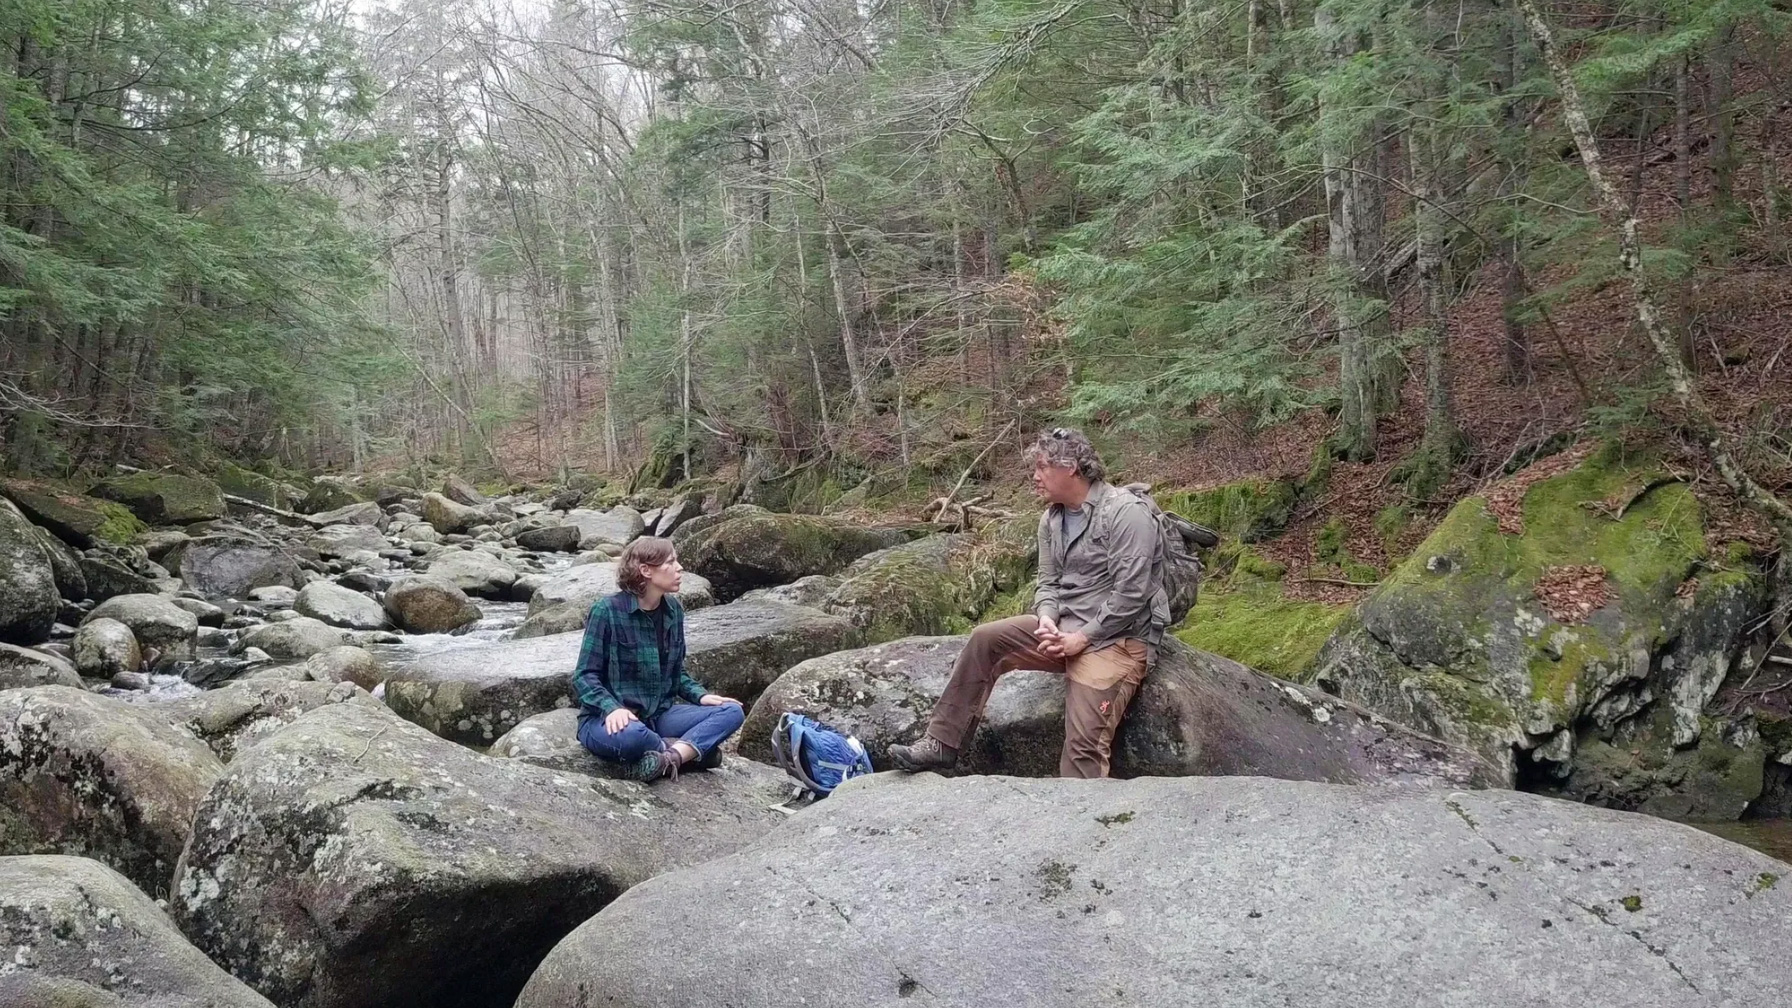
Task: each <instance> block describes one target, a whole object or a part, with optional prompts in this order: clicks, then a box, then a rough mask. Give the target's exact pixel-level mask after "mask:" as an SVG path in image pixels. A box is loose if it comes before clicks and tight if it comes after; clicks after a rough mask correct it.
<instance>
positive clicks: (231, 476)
mask: <svg viewBox="0 0 1792 1008" xmlns="http://www.w3.org/2000/svg"><path fill="white" fill-rule="evenodd" d="M218 488H219V489H220V490H223V491H224V492H225V493H227V494H230V495H231V496H233V497H242V498H244V499H246V500H252V501H254V502H255V503H257V504H266V505H267V506H268V507H273V508H280V509H281V510H286V509H288V508H290V507H292V506H293V504H294V503H295V502H296V501H295V496H298V497H302V496H303V493H302V492H298V491H296V489H295V488H293V487H290V486H287V485H286V484H285V483H282V482H280V481H279V480H277V479H274V478H273V477H272V476H265V475H263V474H261V473H258V472H256V471H255V470H253V469H245V468H243V467H242V466H240V465H237V464H236V463H234V462H225V463H224V464H223V465H221V466H219V467H218ZM226 503H228V502H226Z"/></svg>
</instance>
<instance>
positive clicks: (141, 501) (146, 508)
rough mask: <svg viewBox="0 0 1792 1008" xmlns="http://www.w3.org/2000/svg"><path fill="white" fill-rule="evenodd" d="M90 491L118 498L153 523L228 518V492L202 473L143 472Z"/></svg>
mask: <svg viewBox="0 0 1792 1008" xmlns="http://www.w3.org/2000/svg"><path fill="white" fill-rule="evenodd" d="M88 493H90V494H92V495H93V496H95V497H100V498H103V499H105V500H110V501H117V502H118V503H120V504H123V505H124V506H125V507H127V508H130V509H131V512H132V513H133V514H135V515H136V516H137V517H139V518H141V519H143V520H144V521H146V522H148V523H149V524H151V525H187V524H191V523H192V522H202V521H213V520H216V519H219V518H222V517H224V513H225V512H224V492H223V491H222V490H219V489H218V484H216V483H213V482H212V481H211V480H208V479H202V478H200V477H198V476H182V475H179V474H177V473H165V472H140V473H131V474H129V475H125V476H113V477H111V478H109V479H104V480H101V481H100V482H99V483H98V484H96V485H95V486H94V487H93V488H92V489H91V490H89V491H88Z"/></svg>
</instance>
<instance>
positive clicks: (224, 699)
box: [143, 679, 381, 763]
mask: <svg viewBox="0 0 1792 1008" xmlns="http://www.w3.org/2000/svg"><path fill="white" fill-rule="evenodd" d="M338 703H356V704H362V705H365V706H370V707H376V708H377V707H380V706H381V704H380V702H379V701H378V700H375V699H374V698H373V695H372V694H370V693H368V692H367V691H366V690H365V689H362V688H360V687H359V686H357V685H355V684H354V683H352V682H310V681H304V680H292V679H239V680H236V681H234V682H228V683H225V684H224V685H222V686H219V687H218V688H216V689H208V690H206V691H205V692H203V693H200V694H199V695H197V696H190V697H181V698H179V699H176V700H167V701H163V702H160V703H156V704H153V705H147V706H146V707H144V708H143V709H148V710H153V711H155V712H156V713H159V714H160V715H162V717H164V718H166V719H167V720H168V721H169V723H171V724H173V725H175V726H176V727H179V728H181V729H183V730H185V731H187V732H189V733H191V734H192V735H193V736H194V737H196V738H198V739H199V740H200V741H202V742H204V743H205V744H206V745H208V746H210V747H211V750H212V752H214V753H216V754H217V756H218V759H220V760H222V761H224V762H225V763H229V762H230V761H231V760H234V759H236V757H237V755H238V754H240V753H242V752H243V751H245V750H247V749H249V748H251V747H253V746H255V745H258V744H259V743H261V742H262V741H264V740H266V739H267V738H269V737H270V736H272V735H273V734H274V733H275V732H277V731H279V730H280V729H282V728H284V727H286V726H287V725H289V724H291V723H293V722H294V721H297V720H298V719H299V718H300V717H301V716H303V715H304V714H306V713H308V712H310V711H314V710H316V709H317V708H319V707H325V706H328V705H330V704H338Z"/></svg>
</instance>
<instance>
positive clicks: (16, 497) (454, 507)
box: [0, 474, 1792, 1008]
mask: <svg viewBox="0 0 1792 1008" xmlns="http://www.w3.org/2000/svg"><path fill="white" fill-rule="evenodd" d="M320 486H323V487H326V488H327V487H330V486H331V485H330V484H320ZM235 489H237V490H239V491H240V490H243V489H246V488H244V487H241V486H238V487H236V488H235ZM337 489H340V491H341V495H340V496H332V494H330V493H326V492H323V491H320V490H316V489H315V488H314V491H313V493H312V495H311V498H310V499H309V500H308V503H307V505H306V506H305V507H304V509H303V510H304V511H305V512H306V513H303V514H300V513H297V512H294V511H290V510H288V509H287V508H285V507H280V506H276V505H275V504H271V503H267V502H266V501H257V500H254V499H253V498H245V497H242V496H241V495H240V494H232V495H230V496H229V497H228V498H227V497H226V495H225V494H223V493H222V491H221V490H220V489H219V488H218V487H217V486H216V485H213V484H209V483H208V482H207V481H204V480H200V479H196V478H191V477H179V476H171V475H165V474H135V475H132V476H128V477H122V478H119V479H117V480H112V481H107V482H106V483H104V484H101V485H100V486H96V487H94V488H93V494H92V495H79V494H71V493H69V492H67V491H66V489H65V488H50V487H46V486H43V485H35V484H26V483H18V482H13V483H7V484H4V485H0V492H3V493H4V494H5V499H4V500H0V637H3V638H4V639H5V640H8V641H11V642H12V643H10V644H5V645H0V855H4V856H0V941H3V943H4V944H3V945H0V952H5V953H6V954H4V955H0V1006H11V1005H15V1004H16V1005H48V1004H55V1005H58V1006H63V1005H68V1006H87V1005H92V1006H99V1005H155V1006H181V1008H185V1006H195V1008H197V1006H200V1005H206V1006H212V1008H218V1006H234V1005H255V1006H265V1005H268V1004H273V1005H278V1006H280V1008H325V1006H329V1008H337V1006H343V1008H347V1006H366V1008H399V1006H416V1008H459V1006H465V1008H499V1006H510V1005H512V1004H514V1005H516V1006H517V1008H547V1006H568V1008H570V1006H573V1005H586V1004H589V1003H594V1002H592V1001H591V998H592V994H593V991H594V990H602V991H603V992H604V996H605V997H607V998H608V1000H606V1001H604V1002H602V1003H606V1004H615V1005H623V1006H633V1005H641V1006H646V1005H680V1006H685V1005H718V1006H719V1005H723V1004H728V1005H784V1004H789V1003H792V1002H791V1001H790V1000H789V998H788V996H787V992H788V983H789V982H790V978H791V977H792V976H793V975H797V974H800V975H802V976H806V977H810V978H812V980H813V984H814V986H813V988H812V989H811V990H810V995H811V997H812V998H824V999H825V1000H827V1001H828V1002H830V1003H842V1004H845V1003H850V1004H884V1003H891V1004H894V1003H896V1002H898V1001H901V1002H905V1003H914V1002H917V1001H918V1002H919V1003H937V1004H980V1003H989V1002H993V1001H995V1000H998V999H1001V1000H1007V1001H1016V1000H1017V999H1018V1002H1019V1003H1025V1004H1038V1005H1054V1004H1066V1005H1068V1004H1079V1005H1080V1004H1085V1003H1089V1002H1091V1001H1093V1002H1095V1003H1112V1004H1129V1005H1159V1004H1162V1005H1171V1004H1175V1005H1181V1004H1186V1003H1189V1002H1190V1001H1194V1000H1200V1001H1209V1002H1214V1003H1224V1004H1239V1005H1257V1004H1263V1005H1269V1004H1287V1003H1327V1004H1348V1005H1357V1004H1360V1005H1377V1006H1384V1005H1405V1004H1410V1005H1421V1004H1425V1005H1429V1004H1437V1003H1449V1002H1451V1001H1452V999H1455V998H1464V997H1470V996H1473V997H1475V998H1476V999H1477V1003H1480V1004H1488V1005H1521V1004H1536V1003H1543V1002H1544V1001H1547V1002H1548V1003H1561V1002H1563V1001H1565V1000H1567V999H1570V998H1572V999H1573V1000H1576V1001H1582V1002H1597V1003H1604V1002H1611V1003H1616V1002H1617V1001H1619V1000H1622V1001H1623V1002H1625V1003H1636V1004H1647V1005H1680V1004H1686V1005H1692V1004H1712V1003H1726V1004H1736V1005H1763V1006H1765V1005H1769V1004H1778V1003H1779V1000H1780V997H1781V996H1783V995H1782V992H1783V989H1784V987H1785V985H1786V983H1787V981H1788V980H1792V967H1787V966H1786V965H1784V963H1785V957H1784V953H1783V949H1784V948H1785V947H1786V943H1787V940H1788V939H1789V938H1792V913H1789V912H1788V911H1789V910H1792V903H1789V902H1788V900H1789V899H1792V897H1789V896H1788V893H1792V883H1787V884H1781V881H1780V880H1781V878H1782V877H1783V876H1784V875H1785V873H1787V872H1789V871H1792V866H1788V865H1787V864H1785V863H1783V862H1781V861H1778V860H1775V859H1774V858H1773V857H1769V856H1767V855H1768V854H1773V855H1775V856H1777V857H1785V856H1786V855H1787V854H1788V850H1787V848H1786V846H1785V844H1786V837H1785V834H1784V830H1783V827H1779V826H1773V825H1763V824H1760V823H1751V824H1742V825H1737V824H1730V825H1729V826H1728V827H1727V829H1728V832H1725V834H1724V835H1727V836H1730V837H1732V838H1734V839H1738V840H1741V841H1742V842H1743V843H1748V844H1751V845H1752V846H1755V847H1757V848H1759V850H1758V851H1756V850H1749V849H1747V848H1745V847H1742V846H1738V845H1737V844H1733V843H1730V842H1728V841H1726V840H1723V839H1719V838H1718V837H1716V836H1712V835H1710V834H1708V833H1704V832H1700V831H1698V830H1695V829H1691V828H1688V827H1685V826H1680V825H1677V824H1674V823H1670V822H1667V821H1665V820H1662V819H1658V818H1654V817H1649V816H1640V815H1634V814H1630V813H1625V812H1614V811H1607V810H1602V809H1597V808H1591V807H1587V806H1584V805H1578V804H1574V803H1570V802H1564V801H1560V800H1557V799H1553V798H1548V797H1540V796H1536V795H1528V794H1522V793H1518V792H1514V791H1510V790H1505V788H1509V787H1510V786H1511V785H1512V783H1513V773H1514V771H1513V764H1512V762H1511V758H1510V757H1509V756H1506V757H1504V758H1502V755H1503V754H1504V753H1505V752H1506V750H1494V751H1492V752H1490V751H1489V749H1488V747H1487V746H1486V745H1483V744H1482V743H1484V742H1485V740H1486V739H1487V738H1488V737H1490V733H1489V732H1485V731H1479V732H1478V733H1473V734H1471V735H1469V736H1467V737H1457V738H1454V740H1446V739H1444V738H1438V737H1434V736H1433V735H1429V734H1425V733H1424V732H1422V731H1420V730H1418V729H1417V728H1415V727H1409V726H1407V725H1403V724H1402V723H1400V722H1399V721H1397V720H1393V719H1390V718H1389V717H1388V716H1386V715H1385V714H1384V713H1382V712H1378V711H1375V710H1370V709H1368V708H1366V707H1362V706H1358V705H1357V704H1356V703H1353V702H1352V701H1351V700H1350V699H1345V698H1340V697H1339V696H1335V695H1332V694H1330V693H1327V692H1324V691H1322V690H1320V689H1317V688H1314V687H1312V686H1307V685H1301V684H1297V683H1294V682H1289V681H1285V680H1280V679H1275V678H1271V677H1269V676H1265V675H1262V674H1260V673H1257V672H1255V671H1253V670H1251V669H1249V668H1246V667H1245V666H1243V665H1239V664H1238V663H1236V662H1232V661H1229V660H1227V659H1224V658H1221V657H1218V656H1215V655H1211V654H1207V653H1204V652H1200V651H1196V650H1194V649H1192V648H1188V647H1186V646H1183V645H1181V644H1179V643H1176V642H1173V641H1172V642H1170V643H1169V644H1168V645H1167V647H1166V649H1165V652H1164V655H1163V658H1162V661H1161V662H1160V665H1159V668H1158V669H1157V670H1156V671H1155V672H1154V674H1153V675H1152V677H1151V678H1150V679H1149V680H1148V681H1147V684H1146V686H1145V687H1144V688H1143V689H1142V690H1141V693H1140V696H1139V698H1138V700H1137V702H1136V705H1135V707H1134V708H1133V709H1132V711H1131V713H1130V714H1129V716H1128V719H1127V721H1126V724H1125V725H1124V727H1123V728H1122V731H1121V734H1120V736H1119V738H1118V739H1117V747H1116V748H1117V753H1116V770H1117V772H1118V774H1119V775H1121V776H1124V777H1130V778H1134V779H1132V780H1126V781H1107V782H1080V781H1059V780H1055V779H1048V778H1050V775H1051V774H1052V773H1053V772H1054V770H1055V767H1056V765H1057V748H1058V745H1059V742H1060V741H1061V737H1062V707H1063V694H1062V683H1061V682H1060V681H1058V680H1057V679H1056V678H1055V677H1053V676H1050V675H1047V674H1045V673H1039V672H1018V673H1014V674H1012V675H1010V676H1008V677H1005V678H1004V680H1003V681H1002V683H1001V685H1000V686H999V687H998V689H997V690H996V693H995V695H994V697H993V698H992V701H991V705H990V709H989V716H988V717H987V719H986V721H985V723H984V724H983V725H982V726H981V728H980V729H979V732H978V734H977V736H976V738H975V739H974V741H973V743H972V745H971V747H970V748H969V750H967V752H966V754H965V765H964V767H963V770H964V772H965V773H966V774H967V775H968V776H960V777H957V778H954V779H942V778H939V777H936V776H933V775H922V776H920V777H916V778H900V777H895V776H892V775H884V774H880V775H877V776H875V777H872V778H868V779H865V780H862V781H856V782H853V783H852V784H851V785H849V786H848V787H847V788H844V789H842V791H841V792H840V793H839V794H838V795H837V796H836V797H834V798H832V799H829V800H828V801H826V802H822V803H818V804H816V805H814V806H813V807H810V808H806V809H803V810H802V811H800V812H798V813H797V814H795V815H794V816H787V815H786V814H785V813H784V812H782V811H777V810H774V808H773V806H775V805H777V804H779V803H780V802H782V801H783V800H784V799H785V798H786V797H787V795H788V789H787V787H786V785H785V782H784V780H783V777H782V775H781V774H780V773H779V772H778V771H777V770H775V769H774V768H773V767H771V766H769V765H768V764H767V761H768V760H769V758H770V753H769V732H770V725H771V723H772V722H773V721H775V718H776V715H777V714H778V713H779V712H780V711H783V710H803V711H806V712H809V713H811V714H814V715H816V716H818V717H821V718H823V719H824V720H828V721H830V722H832V723H834V724H837V725H839V726H840V727H842V728H844V729H847V730H850V731H852V732H854V733H855V734H857V735H858V736H859V737H860V738H861V739H863V740H864V741H865V743H866V745H867V747H868V748H869V749H870V751H871V752H872V754H873V757H874V761H875V762H877V763H878V765H879V766H880V767H881V766H882V755H883V753H884V752H885V751H887V748H888V746H889V745H891V744H894V743H901V742H910V741H913V740H914V739H916V738H918V737H919V735H920V733H921V731H922V729H923V728H924V726H925V717H926V714H927V711H928V710H929V708H930V707H931V705H932V703H933V701H934V700H935V699H936V698H937V697H938V695H939V692H940V690H941V689H942V688H943V686H944V683H945V678H946V675H947V673H948V671H949V669H950V665H951V661H952V659H953V657H954V656H955V655H956V654H957V652H958V650H959V649H960V648H962V646H963V644H964V637H963V636H962V634H963V632H964V631H965V630H966V629H968V627H969V626H970V624H971V622H972V621H973V620H975V619H976V618H977V617H978V616H979V615H980V614H982V613H984V612H985V611H986V610H988V609H989V608H990V607H991V605H992V604H994V603H995V601H996V600H997V599H998V598H999V597H1002V596H1005V595H1012V594H1013V593H1015V592H1016V591H1018V590H1020V589H1021V588H1022V586H1023V585H1024V583H1025V582H1026V580H1027V579H1028V578H1029V577H1030V571H1031V567H1032V562H1033V558H1032V557H1031V535H1030V533H1031V527H1030V523H1015V525H1014V526H1006V527H992V528H990V529H985V530H982V531H980V532H978V533H976V534H940V533H938V532H936V531H934V530H931V529H927V528H923V527H913V526H906V525H900V524H892V525H889V526H886V527H868V526H866V525H865V524H863V523H860V522H848V521H843V520H836V519H830V518H825V517H816V516H801V515H785V514H777V513H773V512H769V511H765V510H763V509H761V508H757V507H752V506H742V505H736V506H733V507H728V508H719V507H716V506H715V505H714V503H713V502H708V503H706V502H705V501H704V500H702V499H699V498H695V497H686V498H664V499H643V500H638V501H635V502H634V503H635V504H638V505H640V506H639V507H631V506H628V505H626V504H625V505H618V506H613V507H609V508H602V509H599V508H585V507H581V506H579V501H578V500H577V499H576V497H571V498H567V497H563V498H559V499H554V498H546V499H528V498H525V497H506V498H499V499H490V498H487V497H485V496H484V495H482V494H480V493H479V492H478V491H476V490H474V489H473V488H471V487H470V486H468V485H466V484H465V483H464V482H463V481H460V480H458V479H450V480H448V481H447V482H446V483H445V484H444V485H443V486H442V487H441V489H440V492H435V491H431V492H422V491H419V490H417V489H415V488H412V487H404V486H390V485H387V486H363V487H348V486H346V485H344V486H340V487H338V488H337ZM282 503H284V502H282ZM648 532H651V533H657V534H668V535H671V536H672V537H673V539H674V541H675V542H676V543H677V545H678V547H679V550H680V555H681V558H682V559H683V561H684V562H685V564H686V566H687V567H688V568H690V570H691V571H692V573H691V574H689V575H687V581H686V585H685V589H684V591H683V592H682V596H683V601H684V604H685V606H686V608H687V609H688V610H689V616H688V631H687V632H688V636H689V640H690V657H689V664H690V669H691V671H692V673H693V674H694V675H696V676H697V677H698V678H699V679H700V680H702V681H704V682H705V683H707V684H708V685H710V686H711V687H712V688H714V689H716V690H718V691H720V692H726V693H729V694H732V695H734V696H737V697H740V698H741V699H742V700H744V701H745V702H746V703H747V704H748V708H749V716H748V718H747V722H746V725H745V726H744V727H743V730H742V732H741V735H740V738H739V740H738V752H737V753H731V754H730V755H729V757H728V758H727V760H726V761H725V763H724V765H723V767H722V768H721V769H720V770H717V771H712V772H706V773H703V772H693V773H690V774H687V775H685V776H683V777H681V778H680V779H679V780H677V781H672V782H662V783H659V784H656V785H654V786H651V787H649V786H645V785H641V784H638V783H633V782H628V781H622V780H618V779H615V777H614V776H613V775H612V774H610V773H609V772H607V770H606V769H605V768H604V767H603V766H602V765H600V764H599V763H597V761H595V760H594V759H593V758H591V757H590V756H589V755H588V754H586V753H585V752H584V751H583V750H582V749H581V748H580V747H579V746H578V744H577V742H576V739H575V738H574V737H573V730H574V727H575V723H576V712H575V710H574V709H573V701H572V696H571V692H570V672H571V668H572V663H573V660H574V658H575V657H576V654H577V651H578V644H579V639H580V633H579V627H580V625H581V623H582V619H583V614H584V612H585V611H586V610H587V609H588V608H589V607H590V605H591V604H592V603H593V602H594V601H596V600H597V599H598V598H601V597H603V596H604V595H605V594H608V593H609V592H611V591H613V590H614V588H615V574H614V564H613V562H612V561H611V558H613V557H614V555H615V554H616V553H617V552H618V551H619V550H620V549H621V547H622V545H623V544H624V543H626V542H627V541H629V540H630V539H631V538H633V537H635V536H637V535H641V534H643V533H648ZM1366 612H1368V613H1369V615H1367V616H1365V619H1366V620H1368V621H1369V624H1368V625H1371V626H1373V625H1374V623H1373V620H1374V616H1373V610H1366ZM1349 633H1360V631H1355V630H1349V631H1346V635H1345V639H1344V640H1345V644H1347V643H1348V634H1349ZM1362 639H1363V640H1370V638H1367V637H1364V638H1362ZM1380 639H1381V638H1374V640H1375V641H1379V640H1380ZM1343 646H1344V644H1340V647H1343ZM1365 646H1366V645H1365ZM1337 653H1341V652H1334V657H1333V658H1332V659H1331V660H1332V661H1333V663H1334V664H1333V665H1332V666H1330V667H1331V668H1333V669H1334V672H1333V673H1332V674H1333V676H1334V678H1335V677H1336V675H1337V672H1336V669H1337V668H1339V667H1341V666H1340V664H1339V663H1340V662H1341V661H1342V659H1340V658H1337V657H1335V655H1336V654H1337ZM1343 692H1345V693H1346V695H1347V696H1348V695H1350V694H1351V693H1353V692H1355V693H1363V694H1368V693H1373V690H1368V689H1366V688H1365V689H1356V688H1354V687H1351V686H1349V685H1348V684H1347V688H1346V689H1344V690H1343ZM1436 709H1437V706H1436V705H1435V704H1433V705H1431V706H1429V707H1426V708H1425V710H1427V711H1435V710H1436ZM1404 720H1409V721H1410V720H1412V719H1404ZM1533 720H1535V719H1534V718H1533ZM1445 727H1447V725H1445ZM1502 730H1504V729H1502ZM1550 730H1552V731H1553V730H1555V729H1553V728H1552V729H1550ZM1713 731H1714V733H1716V734H1721V733H1722V730H1721V729H1713ZM1443 734H1445V735H1446V738H1447V737H1448V735H1449V733H1447V732H1445V733H1443ZM1492 734H1497V732H1495V733H1492ZM668 922H683V923H678V924H677V925H676V926H677V927H678V928H679V929H680V931H681V933H684V934H687V935H690V936H691V940H690V942H689V943H684V944H688V945H689V946H690V947H689V948H688V949H687V950H685V951H677V952H674V951H670V950H669V949H668V947H667V945H666V943H665V940H664V935H665V933H666V932H665V929H666V927H667V926H668ZM681 947H682V945H681ZM1540 998H1541V999H1542V1001H1540V1000H1539V999H1540Z"/></svg>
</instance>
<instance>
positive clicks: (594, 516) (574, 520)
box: [565, 505, 689, 566]
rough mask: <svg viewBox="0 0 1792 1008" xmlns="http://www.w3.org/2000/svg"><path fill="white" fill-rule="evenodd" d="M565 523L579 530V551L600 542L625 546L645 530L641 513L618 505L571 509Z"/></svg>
mask: <svg viewBox="0 0 1792 1008" xmlns="http://www.w3.org/2000/svg"><path fill="white" fill-rule="evenodd" d="M565 521H566V524H568V525H571V526H573V527H574V528H576V529H578V530H579V549H591V548H592V547H594V546H596V545H597V544H598V543H600V542H610V543H615V544H617V545H618V546H626V545H628V544H629V543H630V542H632V541H634V539H635V537H637V536H639V535H640V534H641V533H642V532H644V531H646V529H647V522H646V521H645V520H644V519H643V518H642V517H641V512H639V511H636V510H635V509H634V508H631V507H622V506H620V505H619V506H617V507H613V508H611V509H610V510H608V511H593V510H591V509H590V508H573V509H572V510H571V511H568V512H566V519H565ZM686 566H689V565H688V564H687V565H686Z"/></svg>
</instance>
